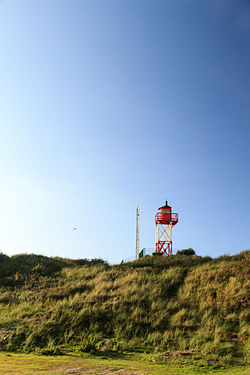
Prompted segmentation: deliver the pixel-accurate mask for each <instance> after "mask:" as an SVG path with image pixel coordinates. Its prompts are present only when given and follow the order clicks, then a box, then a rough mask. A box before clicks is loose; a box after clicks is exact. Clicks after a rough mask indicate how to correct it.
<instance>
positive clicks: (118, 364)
mask: <svg viewBox="0 0 250 375" xmlns="http://www.w3.org/2000/svg"><path fill="white" fill-rule="evenodd" d="M73 370H75V371H76V370H77V373H78V374H85V375H88V374H108V373H110V372H111V371H112V372H114V371H115V370H116V371H118V370H120V372H119V374H124V375H125V374H126V375H131V374H144V375H178V374H184V373H185V374H196V373H197V374H207V375H209V374H224V375H244V374H245V375H247V374H249V370H250V367H249V366H244V365H241V364H239V365H237V366H234V367H229V366H227V367H223V368H221V369H220V368H217V369H213V368H212V366H210V367H209V366H205V365H204V363H202V362H200V363H197V361H196V363H195V364H194V363H193V361H192V360H190V359H189V360H178V361H177V360H175V361H171V360H169V361H168V362H166V363H164V364H158V363H154V362H153V361H152V355H150V354H143V355H142V354H141V355H139V354H137V355H134V354H126V355H117V354H116V355H114V354H113V355H110V354H106V355H105V354H101V355H99V356H97V357H94V356H92V355H87V354H85V355H84V356H83V357H81V356H80V355H68V356H56V357H46V356H38V355H35V354H23V353H19V354H17V353H10V354H7V353H0V374H8V375H14V374H20V375H31V374H34V373H35V374H46V375H47V374H58V375H59V374H65V373H70V371H73ZM71 373H73V372H71Z"/></svg>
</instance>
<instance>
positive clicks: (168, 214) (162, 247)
mask: <svg viewBox="0 0 250 375" xmlns="http://www.w3.org/2000/svg"><path fill="white" fill-rule="evenodd" d="M177 223H178V214H176V213H172V207H170V206H169V205H168V202H167V201H166V204H165V206H162V207H160V208H159V209H158V212H157V214H156V215H155V234H156V243H155V247H156V248H155V254H166V255H172V228H173V226H174V225H175V224H177Z"/></svg>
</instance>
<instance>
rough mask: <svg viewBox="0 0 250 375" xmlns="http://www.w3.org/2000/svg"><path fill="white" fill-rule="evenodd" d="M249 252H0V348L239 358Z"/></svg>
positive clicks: (245, 334) (245, 327)
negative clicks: (97, 346)
mask: <svg viewBox="0 0 250 375" xmlns="http://www.w3.org/2000/svg"><path fill="white" fill-rule="evenodd" d="M249 260H250V251H245V252H242V253H240V254H239V255H236V256H232V257H230V256H224V257H220V258H217V259H211V258H208V257H207V258H202V257H197V256H181V255H174V256H172V257H169V258H158V257H146V258H143V259H141V260H138V261H134V262H130V263H122V264H120V265H114V266H109V265H108V264H107V263H105V262H103V261H102V260H92V261H88V260H86V259H82V260H77V261H74V260H69V259H59V258H47V257H42V256H36V255H19V256H15V257H11V258H9V257H7V256H5V255H3V254H1V255H0V289H1V290H0V347H1V348H2V349H4V348H8V349H10V350H14V349H26V350H27V349H28V350H34V349H35V348H43V347H46V346H48V345H50V346H51V345H52V344H53V345H64V346H74V345H79V344H81V343H82V342H83V340H84V339H85V338H90V337H92V338H93V337H94V336H95V338H96V340H98V339H99V340H100V339H101V338H112V339H114V340H115V341H116V342H117V343H118V344H119V345H120V346H123V347H124V348H131V349H136V348H137V349H138V348H144V349H145V350H146V349H147V348H152V347H154V348H155V349H158V350H165V351H166V350H169V351H173V350H193V351H196V352H197V351H198V352H200V351H203V352H208V353H216V354H218V355H220V356H244V357H245V358H246V357H247V353H248V350H249V320H250V313H249V308H248V307H249V306H248V302H249V300H248V298H249V295H250V281H249V276H250V266H249V264H250V263H249Z"/></svg>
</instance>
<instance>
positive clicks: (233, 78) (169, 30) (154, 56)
mask: <svg viewBox="0 0 250 375" xmlns="http://www.w3.org/2000/svg"><path fill="white" fill-rule="evenodd" d="M166 198H167V199H168V201H169V203H170V205H171V206H172V207H173V211H174V212H178V213H179V223H178V224H177V225H176V226H175V228H174V230H173V246H174V249H175V250H177V249H182V248H187V247H192V248H194V249H195V250H196V252H197V253H198V254H200V255H210V256H212V257H214V256H218V255H222V254H225V253H227V254H235V253H237V252H239V251H241V250H245V249H249V248H250V210H249V209H250V204H249V203H250V2H249V1H247V0H245V1H243V0H237V1H235V0H204V1H200V0H125V1H124V0H36V1H34V0H3V1H0V250H1V251H2V252H4V253H6V254H8V255H12V254H16V253H23V252H26V253H31V252H33V253H37V254H44V255H49V256H56V255H58V256H62V257H72V258H85V257H86V258H96V257H102V258H104V259H106V260H108V261H109V262H111V263H114V262H120V261H121V260H122V259H127V258H129V257H132V256H134V254H135V209H136V203H137V202H138V203H139V205H140V208H141V238H140V247H141V248H142V247H153V246H154V241H155V238H154V236H155V235H154V232H155V228H154V215H155V213H156V211H157V208H158V207H160V206H162V205H163V204H164V202H165V199H166ZM73 227H77V228H78V229H77V230H73Z"/></svg>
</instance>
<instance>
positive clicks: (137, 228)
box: [135, 203, 140, 259]
mask: <svg viewBox="0 0 250 375" xmlns="http://www.w3.org/2000/svg"><path fill="white" fill-rule="evenodd" d="M139 240H140V209H139V205H138V203H137V205H136V250H135V259H139V251H140V250H139V249H140V247H139Z"/></svg>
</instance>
